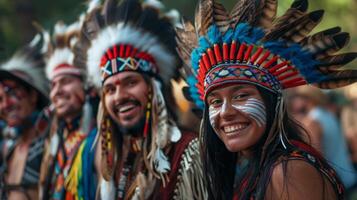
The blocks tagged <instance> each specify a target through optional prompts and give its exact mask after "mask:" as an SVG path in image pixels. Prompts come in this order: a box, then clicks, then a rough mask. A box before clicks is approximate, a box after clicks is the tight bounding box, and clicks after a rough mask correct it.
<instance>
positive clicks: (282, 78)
mask: <svg viewBox="0 0 357 200" xmlns="http://www.w3.org/2000/svg"><path fill="white" fill-rule="evenodd" d="M298 74H299V72H298V71H293V72H290V73H287V74H284V75H282V76H278V80H279V81H282V80H285V79H287V78H290V77H293V76H295V75H298Z"/></svg>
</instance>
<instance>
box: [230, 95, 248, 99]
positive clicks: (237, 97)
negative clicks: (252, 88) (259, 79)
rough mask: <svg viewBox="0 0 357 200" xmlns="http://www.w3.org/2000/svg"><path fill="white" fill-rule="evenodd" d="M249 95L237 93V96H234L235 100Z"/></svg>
mask: <svg viewBox="0 0 357 200" xmlns="http://www.w3.org/2000/svg"><path fill="white" fill-rule="evenodd" d="M247 96H249V95H248V94H237V95H235V96H233V100H242V99H245V98H246V97H247Z"/></svg>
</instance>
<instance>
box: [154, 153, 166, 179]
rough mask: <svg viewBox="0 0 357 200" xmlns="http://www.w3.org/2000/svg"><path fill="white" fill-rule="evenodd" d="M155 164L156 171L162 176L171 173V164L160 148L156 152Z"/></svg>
mask: <svg viewBox="0 0 357 200" xmlns="http://www.w3.org/2000/svg"><path fill="white" fill-rule="evenodd" d="M154 164H155V169H156V171H158V172H159V173H160V174H165V173H167V172H169V171H170V162H169V160H168V159H167V157H166V156H165V154H164V152H163V151H162V150H161V149H160V148H157V150H156V152H155V161H154Z"/></svg>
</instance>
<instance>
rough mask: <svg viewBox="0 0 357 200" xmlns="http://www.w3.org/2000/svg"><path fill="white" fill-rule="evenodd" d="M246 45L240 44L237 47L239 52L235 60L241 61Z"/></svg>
mask: <svg viewBox="0 0 357 200" xmlns="http://www.w3.org/2000/svg"><path fill="white" fill-rule="evenodd" d="M246 46H247V45H246V44H245V43H243V44H241V45H240V47H239V51H238V54H237V60H239V61H242V57H243V53H244V49H245V47H246Z"/></svg>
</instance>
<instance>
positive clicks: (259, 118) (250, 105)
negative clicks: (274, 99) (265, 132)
mask: <svg viewBox="0 0 357 200" xmlns="http://www.w3.org/2000/svg"><path fill="white" fill-rule="evenodd" d="M232 106H233V108H235V109H236V110H238V111H240V112H243V113H245V114H247V115H249V116H250V117H251V118H253V119H254V120H255V121H256V122H257V124H258V126H264V125H265V123H266V109H265V106H264V104H263V103H262V102H261V101H259V100H257V99H254V98H250V99H248V100H247V102H246V103H245V104H244V105H237V104H232Z"/></svg>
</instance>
